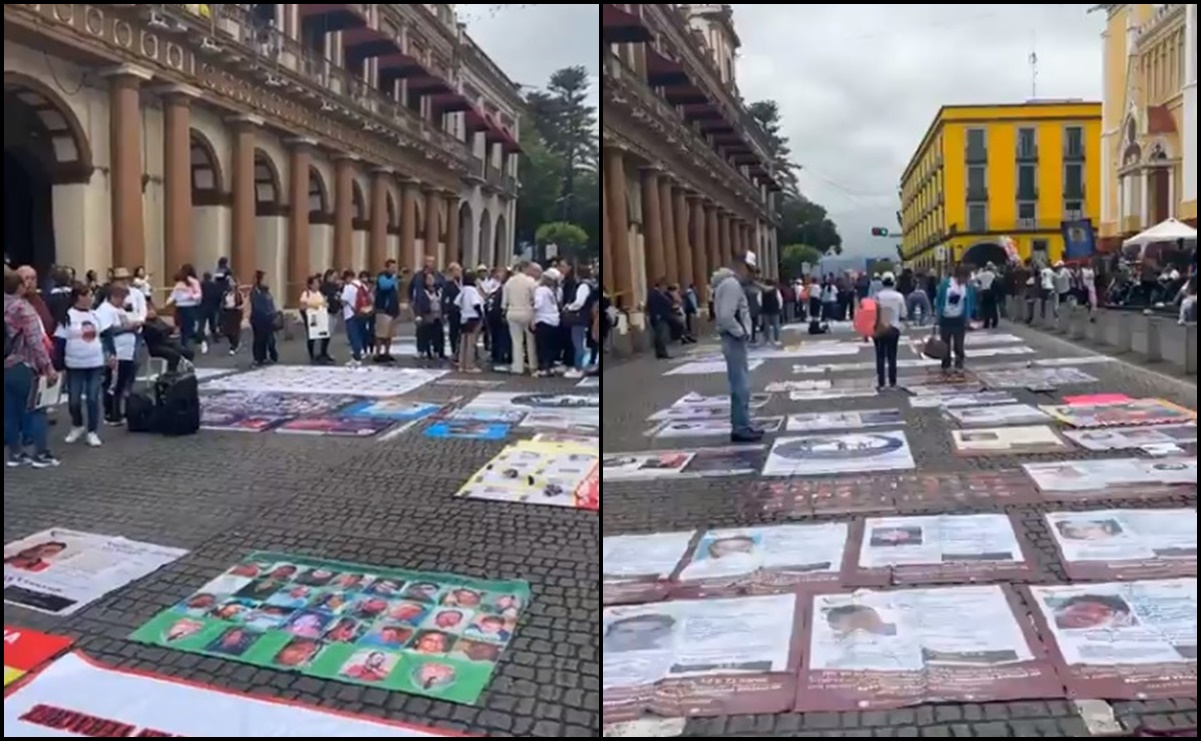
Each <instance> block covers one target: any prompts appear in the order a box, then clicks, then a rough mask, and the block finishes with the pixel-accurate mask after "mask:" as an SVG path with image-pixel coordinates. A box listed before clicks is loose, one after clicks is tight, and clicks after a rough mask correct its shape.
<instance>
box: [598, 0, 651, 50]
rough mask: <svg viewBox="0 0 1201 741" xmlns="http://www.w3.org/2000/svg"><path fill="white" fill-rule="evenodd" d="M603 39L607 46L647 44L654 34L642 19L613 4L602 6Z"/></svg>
mask: <svg viewBox="0 0 1201 741" xmlns="http://www.w3.org/2000/svg"><path fill="white" fill-rule="evenodd" d="M601 38H602V39H604V42H605V43H606V44H633V43H645V42H647V41H650V40H651V39H653V38H654V34H652V33H651V32H650V30H649V29H648V28H647V27H646V26H645V25H644V24H643V23H642V19H641V18H639V17H638V16H636V15H634V14H633V13H630V12H628V11H625V10H622V9H621V8H619V7H617V6H616V5H614V4H612V3H604V4H602V5H601Z"/></svg>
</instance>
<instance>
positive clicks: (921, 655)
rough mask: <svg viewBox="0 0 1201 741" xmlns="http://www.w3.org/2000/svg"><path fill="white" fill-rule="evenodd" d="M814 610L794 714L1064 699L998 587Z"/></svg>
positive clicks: (853, 599) (863, 597)
mask: <svg viewBox="0 0 1201 741" xmlns="http://www.w3.org/2000/svg"><path fill="white" fill-rule="evenodd" d="M812 605H813V609H812V613H811V615H810V618H809V624H810V635H809V643H808V651H807V652H806V654H805V662H804V669H803V670H802V672H801V681H800V686H799V688H798V693H797V707H796V710H797V711H800V712H808V711H817V710H822V711H850V710H860V711H862V710H869V709H870V710H879V709H888V708H898V707H906V706H910V705H916V704H920V703H923V702H932V701H937V702H956V701H960V702H962V701H971V702H991V701H1005V700H1019V699H1027V698H1028V699H1047V698H1054V697H1061V696H1062V695H1063V688H1062V686H1060V685H1059V683H1058V680H1057V679H1056V677H1055V674H1054V670H1053V668H1052V666H1051V664H1050V662H1049V661H1047V660H1046V659H1044V658H1042V655H1043V652H1042V650H1041V646H1038V645H1037V643H1038V641H1037V637H1036V636H1035V634H1034V632H1033V630H1032V629H1031V628H1030V626H1029V625H1028V624H1027V623H1028V621H1027V620H1026V619H1025V617H1024V616H1023V617H1021V618H1019V616H1018V614H1017V612H1016V611H1015V609H1014V605H1015V601H1014V600H1013V597H1012V595H1011V593H1009V592H1007V591H1006V590H1005V589H1004V588H1003V587H1001V586H989V585H981V586H976V585H973V586H953V587H933V588H928V589H901V590H892V591H872V590H858V591H856V592H854V593H844V594H823V595H817V596H815V597H813V599H812ZM964 616H970V619H966V620H965V619H964Z"/></svg>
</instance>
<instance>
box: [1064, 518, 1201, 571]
mask: <svg viewBox="0 0 1201 741" xmlns="http://www.w3.org/2000/svg"><path fill="white" fill-rule="evenodd" d="M1047 526H1048V528H1049V529H1050V530H1051V536H1052V537H1053V538H1054V539H1055V544H1056V545H1057V546H1058V547H1059V553H1060V555H1061V556H1062V558H1063V563H1064V565H1065V566H1066V568H1067V574H1068V577H1069V578H1071V579H1073V580H1079V581H1087V580H1097V581H1101V580H1116V581H1133V580H1135V579H1150V578H1162V577H1170V576H1172V577H1183V576H1193V577H1195V576H1196V575H1197V510H1196V509H1195V508H1194V509H1110V510H1093V511H1086V512H1051V513H1049V514H1047Z"/></svg>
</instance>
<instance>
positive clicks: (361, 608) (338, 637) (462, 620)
mask: <svg viewBox="0 0 1201 741" xmlns="http://www.w3.org/2000/svg"><path fill="white" fill-rule="evenodd" d="M529 599H530V587H529V584H527V583H526V582H524V581H488V580H483V579H472V578H468V577H464V576H455V575H453V574H433V573H426V572H420V571H405V570H402V569H387V568H380V567H374V566H367V565H363V564H354V563H343V562H340V561H326V560H322V559H313V558H304V557H300V556H293V555H289V554H284V553H265V552H258V553H252V554H250V556H248V557H247V558H246V559H245V560H243V561H242V562H240V563H238V564H236V565H235V566H233V567H232V568H230V569H229V570H228V571H226V572H225V573H224V574H222V575H221V576H218V577H217V578H216V579H213V580H212V581H210V582H209V583H208V584H205V585H204V586H203V587H202V588H201V589H200V590H199V591H197V592H196V593H194V594H193V595H192V596H190V597H188V598H187V599H185V600H183V601H182V602H180V603H179V604H177V605H174V606H172V607H171V608H170V609H167V610H165V611H163V612H161V613H159V615H158V616H157V617H155V618H154V619H153V620H151V621H150V622H148V623H146V624H145V625H143V626H142V627H141V628H139V629H138V630H136V631H135V632H134V633H133V635H132V636H130V638H131V640H134V641H138V642H140V643H149V644H153V645H156V646H162V647H164V648H170V649H174V650H176V651H185V652H187V653H196V654H205V655H207V656H215V657H219V658H223V659H229V660H231V661H241V662H244V663H247V664H253V665H255V666H262V667H268V668H271V669H278V670H282V671H293V672H298V673H301V674H305V675H308V676H311V677H316V678H319V679H329V680H335V681H339V682H350V683H352V684H360V685H365V686H368V687H379V688H382V689H386V690H392V691H396V692H408V693H411V694H414V695H425V696H427V697H436V698H438V699H442V700H449V701H450V702H458V703H463V704H467V705H470V704H474V703H475V702H476V701H477V700H478V699H479V696H480V694H481V693H483V691H484V688H485V687H486V686H487V685H488V681H489V680H490V679H491V677H492V671H493V669H494V667H495V666H496V663H497V661H499V660H500V655H501V653H502V652H503V651H504V650H505V647H506V646H507V645H508V643H509V641H510V640H511V639H512V637H513V632H514V630H515V628H516V626H517V623H518V621H519V620H520V618H521V614H522V612H523V611H524V610H525V609H526V606H527V605H528V604H529Z"/></svg>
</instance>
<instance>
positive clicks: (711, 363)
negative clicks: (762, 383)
mask: <svg viewBox="0 0 1201 741" xmlns="http://www.w3.org/2000/svg"><path fill="white" fill-rule="evenodd" d="M761 365H763V359H762V358H753V359H751V360H748V361H747V364H746V367H747V370H750V371H753V370H755V369H756V368H758V367H759V366H761ZM725 374H726V361H724V360H702V361H695V362H691V363H684V364H683V365H677V366H676V367H675V368H672V369H671V370H669V371H667V372H666V373H664V374H663V375H665V376H724V375H725Z"/></svg>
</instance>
